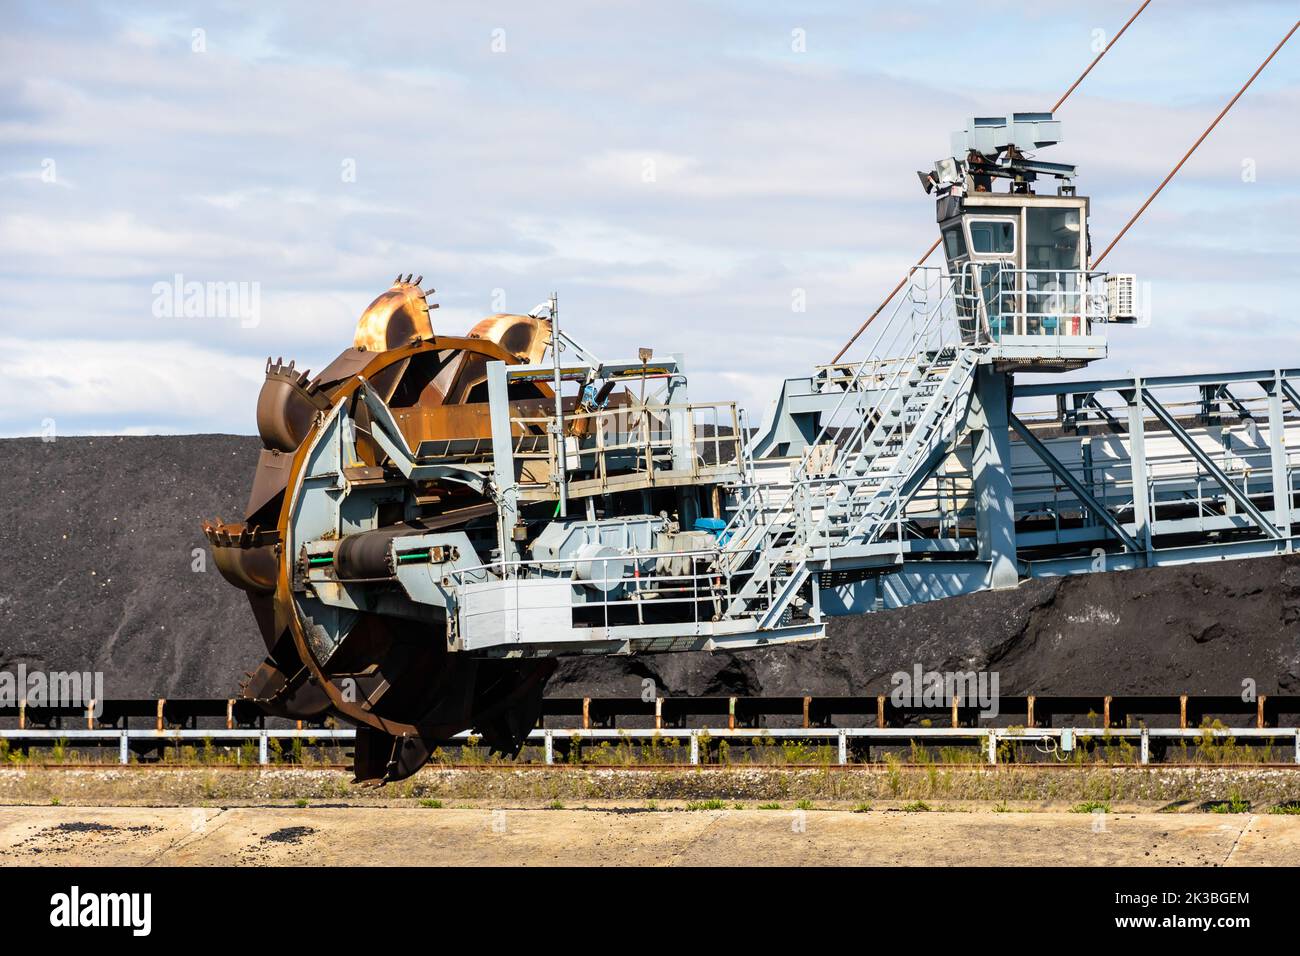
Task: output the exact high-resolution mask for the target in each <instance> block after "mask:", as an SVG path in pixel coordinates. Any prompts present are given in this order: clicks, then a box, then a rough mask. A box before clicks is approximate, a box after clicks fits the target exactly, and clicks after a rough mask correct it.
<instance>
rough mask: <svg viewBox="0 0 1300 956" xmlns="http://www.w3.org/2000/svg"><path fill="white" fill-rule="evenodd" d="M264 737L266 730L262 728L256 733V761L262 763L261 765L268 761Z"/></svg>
mask: <svg viewBox="0 0 1300 956" xmlns="http://www.w3.org/2000/svg"><path fill="white" fill-rule="evenodd" d="M266 738H267V731H265V730H263V731H262V732H261V733H259V734H258V741H257V762H258V763H260V764H262V765H263V766H265V765H266V764H267V763H268V762H269V761H268V754H267V746H266V743H267V741H266Z"/></svg>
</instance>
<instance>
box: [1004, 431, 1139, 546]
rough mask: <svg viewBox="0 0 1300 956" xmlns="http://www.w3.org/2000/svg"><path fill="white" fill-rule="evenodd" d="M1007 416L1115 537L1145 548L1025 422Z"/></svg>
mask: <svg viewBox="0 0 1300 956" xmlns="http://www.w3.org/2000/svg"><path fill="white" fill-rule="evenodd" d="M1007 418H1008V420H1009V421H1010V423H1011V427H1012V428H1014V429H1015V430H1016V434H1017V435H1019V436H1020V439H1021V441H1023V442H1024V443H1025V444H1026V445H1028V446H1029V448H1030V450H1031V451H1032V452H1033V453H1034V454H1035V455H1037V456H1038V457H1039V458H1040V459H1041V460H1042V462H1043V464H1045V465H1046V466H1047V467H1048V468H1050V469H1051V471H1052V474H1054V475H1056V477H1057V478H1060V479H1061V481H1062V482H1064V483H1065V486H1066V487H1067V488H1069V489H1070V491H1071V492H1072V493H1073V494H1074V496H1075V497H1076V498H1078V499H1079V500H1080V501H1081V502H1083V504H1084V506H1085V507H1087V509H1088V510H1089V511H1091V512H1092V513H1093V514H1094V515H1096V516H1097V517H1098V518H1099V519H1100V520H1101V522H1102V524H1104V525H1105V526H1106V527H1107V528H1109V529H1110V531H1111V533H1112V534H1114V535H1115V537H1117V538H1119V539H1120V541H1122V542H1123V543H1124V547H1125V548H1126V549H1127V550H1129V551H1138V552H1140V551H1143V550H1144V549H1143V548H1142V546H1141V545H1140V544H1138V543H1137V541H1136V540H1135V539H1134V538H1133V536H1132V535H1131V534H1129V533H1128V532H1127V531H1125V530H1124V526H1123V525H1122V524H1120V523H1119V522H1118V521H1117V520H1116V519H1115V516H1114V515H1112V514H1111V513H1110V512H1109V511H1107V510H1106V507H1105V505H1103V504H1102V503H1101V502H1100V501H1098V500H1097V499H1096V498H1095V497H1093V495H1092V493H1091V492H1090V491H1088V489H1087V488H1085V487H1084V486H1083V483H1082V482H1081V481H1079V479H1078V478H1076V477H1075V476H1074V474H1073V473H1072V472H1071V471H1070V469H1069V468H1067V467H1065V464H1064V463H1063V462H1062V461H1061V460H1060V459H1059V458H1057V457H1056V456H1055V455H1053V454H1052V453H1051V452H1050V451H1049V450H1048V449H1047V446H1046V445H1044V444H1043V443H1042V442H1041V441H1039V440H1038V438H1037V437H1036V436H1035V435H1034V433H1033V432H1031V431H1030V430H1029V427H1028V426H1027V425H1025V423H1024V422H1022V421H1021V420H1020V419H1019V418H1017V417H1016V416H1015V415H1014V414H1011V413H1008V415H1007Z"/></svg>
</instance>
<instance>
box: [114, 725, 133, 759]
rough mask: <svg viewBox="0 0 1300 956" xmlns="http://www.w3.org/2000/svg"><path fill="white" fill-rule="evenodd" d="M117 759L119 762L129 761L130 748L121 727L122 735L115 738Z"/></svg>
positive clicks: (124, 731)
mask: <svg viewBox="0 0 1300 956" xmlns="http://www.w3.org/2000/svg"><path fill="white" fill-rule="evenodd" d="M117 759H118V762H119V763H123V764H127V763H130V762H131V750H130V748H129V747H128V746H127V743H126V730H125V729H123V731H122V736H121V737H119V738H118V740H117Z"/></svg>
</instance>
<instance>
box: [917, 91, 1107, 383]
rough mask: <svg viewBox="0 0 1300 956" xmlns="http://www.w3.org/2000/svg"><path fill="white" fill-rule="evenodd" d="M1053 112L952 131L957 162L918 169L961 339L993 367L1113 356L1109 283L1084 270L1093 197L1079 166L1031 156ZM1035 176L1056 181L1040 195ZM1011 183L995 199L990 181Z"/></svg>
mask: <svg viewBox="0 0 1300 956" xmlns="http://www.w3.org/2000/svg"><path fill="white" fill-rule="evenodd" d="M1060 125H1061V124H1060V122H1059V121H1057V120H1054V119H1052V115H1051V114H1050V113H1016V114H1013V117H1012V121H1011V122H1010V123H1008V122H1007V120H1006V118H1005V117H976V118H974V119H972V120H971V122H970V125H969V126H968V127H967V128H966V129H965V130H964V131H962V132H959V133H954V134H953V154H954V155H953V157H952V158H949V159H943V160H940V161H939V162H937V163H936V164H935V168H934V171H933V172H930V173H918V175H919V176H920V177H921V182H922V185H923V186H925V189H926V192H934V193H935V194H936V219H937V221H938V223H939V229H940V233H941V236H942V239H943V251H944V257H945V258H946V260H947V265H948V281H950V282H951V283H952V291H953V297H954V301H955V304H956V310H957V316H958V324H959V326H960V328H961V334H962V339H963V341H964V342H965V343H966V344H968V345H972V346H980V347H983V348H986V349H987V351H988V352H989V354H990V355H991V357H992V358H993V359H994V361H995V363H996V364H999V365H1003V366H1006V367H1028V368H1033V369H1034V370H1037V371H1065V370H1067V369H1074V368H1080V367H1082V366H1084V365H1086V364H1087V363H1088V362H1092V361H1095V360H1097V359H1100V358H1105V357H1106V337H1105V335H1104V334H1103V329H1102V328H1101V326H1102V324H1103V323H1105V322H1106V321H1126V320H1127V321H1131V320H1132V316H1125V315H1119V314H1114V315H1111V314H1109V311H1110V310H1109V309H1108V303H1109V302H1110V301H1111V300H1112V299H1114V298H1115V296H1114V295H1113V294H1112V295H1108V294H1107V293H1108V292H1110V291H1111V290H1110V286H1112V285H1113V284H1114V283H1113V281H1112V280H1115V279H1117V278H1118V279H1123V280H1127V281H1129V282H1131V280H1132V277H1131V276H1123V277H1110V278H1109V279H1108V278H1107V277H1106V276H1104V275H1103V274H1102V273H1094V272H1089V271H1088V252H1089V249H1088V200H1087V198H1086V197H1083V196H1077V195H1075V191H1074V185H1073V178H1074V172H1075V168H1074V167H1073V166H1067V165H1064V164H1060V163H1047V162H1042V161H1040V160H1037V159H1035V158H1033V156H1032V154H1031V151H1032V150H1035V149H1040V148H1043V147H1046V146H1051V145H1054V144H1055V143H1056V142H1058V141H1059V139H1060ZM957 157H961V158H957ZM1039 177H1050V178H1055V179H1056V180H1057V181H1058V187H1057V191H1056V195H1039V194H1037V193H1036V192H1034V184H1035V183H1036V182H1037V180H1038V179H1039ZM998 180H1003V181H1006V182H1008V183H1009V189H1008V191H1005V192H994V183H995V182H997V181H998Z"/></svg>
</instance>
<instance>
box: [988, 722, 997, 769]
mask: <svg viewBox="0 0 1300 956" xmlns="http://www.w3.org/2000/svg"><path fill="white" fill-rule="evenodd" d="M997 762H998V732H997V731H996V730H993V729H992V728H989V763H991V764H996V763H997Z"/></svg>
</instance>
